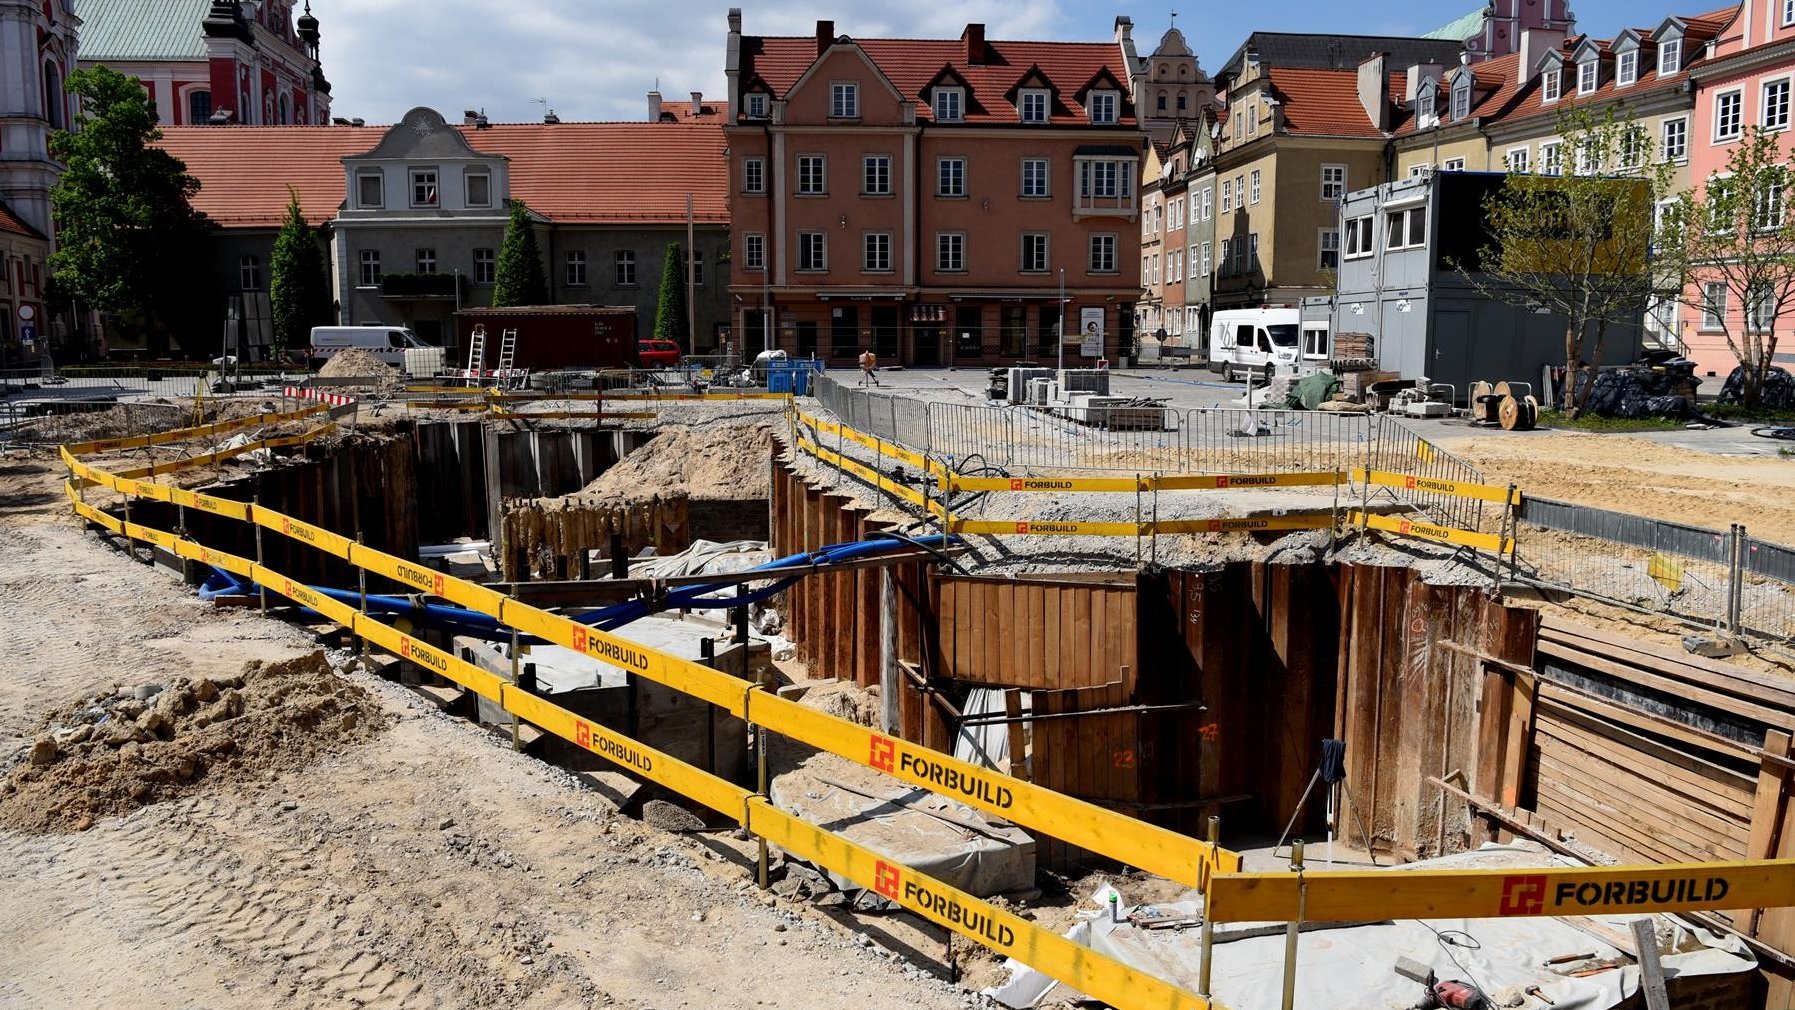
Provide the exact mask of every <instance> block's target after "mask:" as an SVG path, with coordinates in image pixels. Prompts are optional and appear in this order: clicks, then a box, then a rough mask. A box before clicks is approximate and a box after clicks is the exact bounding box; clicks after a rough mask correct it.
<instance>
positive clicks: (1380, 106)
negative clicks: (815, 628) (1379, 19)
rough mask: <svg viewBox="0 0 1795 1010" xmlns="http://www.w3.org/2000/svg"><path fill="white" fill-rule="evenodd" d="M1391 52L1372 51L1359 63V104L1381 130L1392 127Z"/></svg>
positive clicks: (1373, 123) (1366, 116)
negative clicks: (1389, 64) (1389, 68)
mask: <svg viewBox="0 0 1795 1010" xmlns="http://www.w3.org/2000/svg"><path fill="white" fill-rule="evenodd" d="M1389 59H1390V54H1388V53H1372V54H1371V55H1370V56H1367V57H1365V59H1364V60H1363V61H1361V62H1360V63H1359V104H1360V105H1361V106H1363V107H1364V109H1365V118H1366V119H1369V120H1370V121H1371V125H1372V126H1375V127H1377V128H1378V129H1379V130H1388V129H1389V128H1390V72H1389V70H1388V68H1387V66H1386V64H1387V63H1388V62H1389Z"/></svg>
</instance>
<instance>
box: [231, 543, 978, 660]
mask: <svg viewBox="0 0 1795 1010" xmlns="http://www.w3.org/2000/svg"><path fill="white" fill-rule="evenodd" d="M957 540H958V538H957V537H951V536H943V535H939V534H936V535H931V536H925V537H916V538H914V541H915V543H917V544H920V545H922V546H924V547H944V546H949V545H951V544H953V543H955V542H956V541H957ZM905 546H909V543H908V542H906V541H902V540H891V539H877V540H857V541H853V542H850V543H845V544H832V545H829V546H827V547H821V548H818V549H817V550H814V551H803V552H800V553H798V554H792V555H788V556H786V557H783V558H777V559H774V560H772V561H769V562H766V563H765V564H761V565H756V566H755V567H753V568H750V569H747V571H749V572H772V571H787V570H790V569H794V568H817V567H826V566H828V565H832V564H839V563H842V562H845V561H852V560H855V559H857V558H862V557H870V556H873V555H877V554H881V553H884V552H886V551H889V550H892V549H893V548H900V547H905ZM802 577H803V576H802V575H794V576H791V577H789V578H784V579H780V580H779V581H777V582H775V583H774V584H773V585H771V586H766V587H763V588H761V589H756V590H751V591H747V592H737V593H736V595H734V596H729V597H714V596H711V595H709V594H711V593H714V592H717V591H718V590H720V589H723V588H726V587H729V586H734V585H738V582H736V581H728V582H716V583H704V584H698V585H691V586H682V587H680V588H678V589H675V590H672V591H670V592H669V593H667V596H666V606H665V607H664V608H662V609H665V610H729V609H733V608H735V607H743V606H751V605H753V604H757V603H761V602H763V601H765V600H768V599H771V598H772V597H774V596H777V595H778V594H780V593H782V592H784V591H785V590H787V589H789V588H791V586H792V585H793V584H795V583H796V582H798V581H799V579H801V578H802ZM255 588H256V585H255V583H253V582H248V581H244V580H242V579H239V578H237V577H236V576H235V575H233V574H232V573H230V572H226V571H223V570H222V569H218V568H214V569H212V575H211V576H210V577H208V578H207V579H206V581H205V582H204V583H203V584H201V586H200V599H202V600H211V599H214V598H216V597H218V596H221V595H225V594H247V593H249V592H252V591H254V589H255ZM307 588H309V589H311V590H312V591H314V592H317V593H320V594H322V595H325V596H328V597H330V598H331V599H333V600H338V601H340V602H344V603H356V604H359V603H360V602H361V594H360V592H358V591H353V590H347V589H336V588H333V587H329V586H309V587H307ZM367 599H368V609H369V610H370V611H372V612H375V613H382V614H402V615H407V616H411V617H413V618H414V619H417V620H418V621H419V622H420V623H424V624H428V625H431V626H432V627H437V628H442V629H444V630H448V631H452V632H454V633H456V634H462V635H467V636H469V637H473V638H482V639H486V640H488V641H502V640H505V639H508V638H510V637H511V632H510V631H509V630H504V629H502V628H501V626H500V625H499V622H498V619H497V618H495V617H492V616H491V615H488V614H482V613H479V612H477V611H472V610H468V609H466V608H463V607H455V606H448V605H445V604H437V603H423V602H421V601H419V600H418V599H416V598H414V597H409V596H379V595H370V596H369V597H368V598H367ZM307 609H308V610H309V608H307ZM654 612H655V611H654V609H653V608H652V607H650V606H649V604H648V603H647V602H646V601H643V600H628V601H625V602H623V603H617V604H612V605H611V606H608V607H600V608H598V609H597V610H593V611H590V612H588V613H585V614H581V615H579V616H578V617H575V618H573V620H575V621H578V622H579V623H581V624H586V625H589V626H592V627H596V628H598V629H599V630H601V631H614V630H616V629H618V628H621V627H623V626H625V625H627V624H630V623H632V622H634V621H638V620H641V619H642V618H644V617H647V616H649V615H650V614H652V613H654ZM529 641H530V643H531V644H541V643H540V640H538V639H530V640H529Z"/></svg>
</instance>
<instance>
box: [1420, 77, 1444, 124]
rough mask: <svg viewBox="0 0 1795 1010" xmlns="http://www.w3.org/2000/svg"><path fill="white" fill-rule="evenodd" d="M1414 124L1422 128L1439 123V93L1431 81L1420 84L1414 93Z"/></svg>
mask: <svg viewBox="0 0 1795 1010" xmlns="http://www.w3.org/2000/svg"><path fill="white" fill-rule="evenodd" d="M1415 125H1416V126H1418V127H1420V128H1422V129H1426V128H1428V127H1430V126H1438V125H1440V95H1439V92H1438V91H1437V90H1436V89H1435V88H1434V82H1433V81H1428V82H1426V83H1424V84H1422V85H1421V90H1420V91H1418V92H1416V94H1415Z"/></svg>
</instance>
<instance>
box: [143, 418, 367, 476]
mask: <svg viewBox="0 0 1795 1010" xmlns="http://www.w3.org/2000/svg"><path fill="white" fill-rule="evenodd" d="M338 427H340V426H339V425H338V424H337V423H336V422H335V421H332V422H330V423H329V424H321V425H319V426H318V427H316V428H313V429H311V430H310V431H307V432H305V433H303V434H299V435H282V436H280V437H278V438H264V439H259V440H257V441H254V442H245V443H244V444H242V445H239V446H236V447H235V448H231V449H219V450H218V451H216V452H207V453H201V454H200V455H198V456H182V457H181V458H180V459H171V460H169V461H168V462H166V463H151V464H150V465H149V466H138V467H131V468H130V469H126V470H115V471H113V475H114V476H116V477H157V476H161V475H164V474H170V473H179V472H180V471H182V470H190V469H192V468H193V467H196V466H206V465H207V464H210V463H222V462H224V461H225V460H227V459H235V458H236V457H238V456H243V455H247V454H248V453H252V452H260V451H261V450H263V449H284V448H287V447H289V446H295V445H305V444H306V443H308V442H311V441H313V440H315V439H317V438H319V437H321V436H324V435H328V434H330V433H331V432H333V431H335V430H337V428H338Z"/></svg>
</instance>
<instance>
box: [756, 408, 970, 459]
mask: <svg viewBox="0 0 1795 1010" xmlns="http://www.w3.org/2000/svg"><path fill="white" fill-rule="evenodd" d="M792 413H793V414H794V415H796V417H797V420H798V423H799V424H802V425H805V426H807V427H809V428H812V429H814V430H815V431H816V432H817V434H818V435H839V436H841V437H842V438H845V439H847V440H848V441H850V442H853V443H855V444H856V445H860V446H863V447H865V448H867V449H871V450H873V451H874V452H876V453H878V454H879V455H881V456H888V457H890V458H891V459H895V460H897V461H898V462H900V463H907V464H909V465H910V466H913V467H915V468H916V469H918V470H921V471H923V472H925V473H932V474H937V475H942V474H946V473H947V472H948V471H947V467H946V466H944V465H942V464H941V463H938V462H936V461H935V460H932V459H930V458H928V457H927V456H924V455H923V454H922V453H919V452H914V451H912V450H910V449H906V448H904V447H903V446H901V445H898V444H897V443H895V442H887V441H885V440H884V439H882V438H874V437H872V436H871V435H867V434H863V433H861V432H858V431H855V430H854V429H853V428H850V427H848V426H847V425H845V424H837V423H835V422H834V421H825V420H823V419H822V418H820V417H816V416H814V415H812V414H806V413H804V412H803V411H801V410H794V411H793V412H792Z"/></svg>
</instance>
